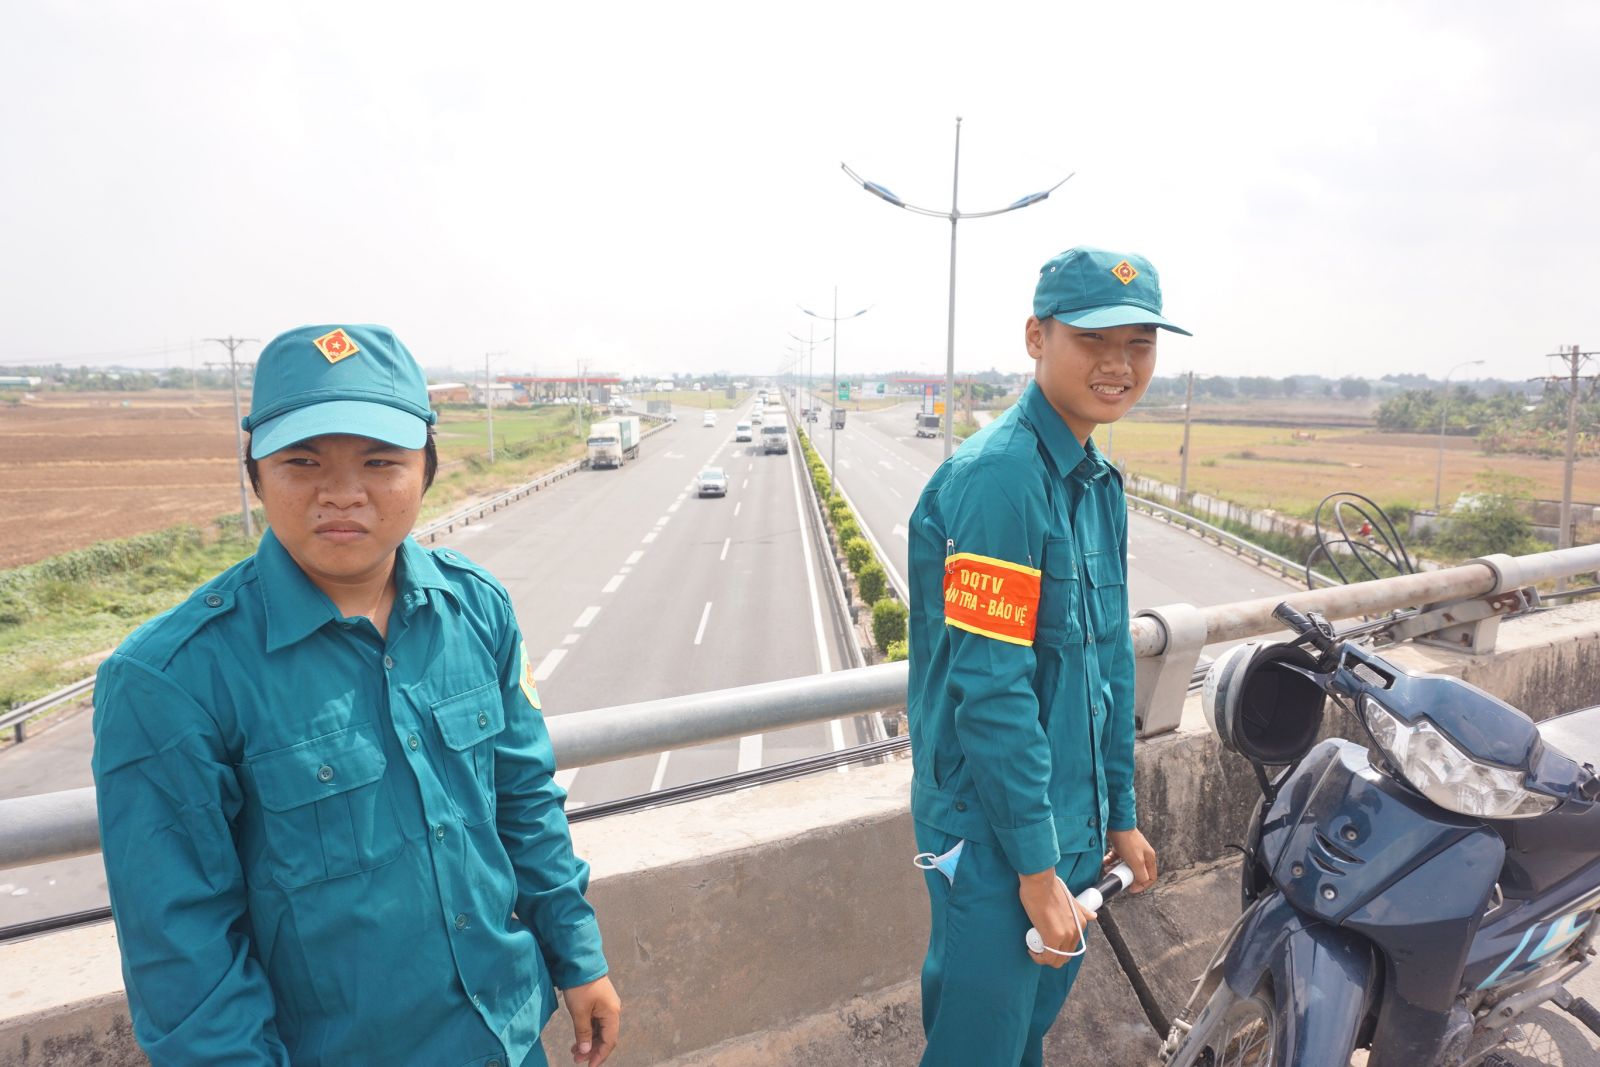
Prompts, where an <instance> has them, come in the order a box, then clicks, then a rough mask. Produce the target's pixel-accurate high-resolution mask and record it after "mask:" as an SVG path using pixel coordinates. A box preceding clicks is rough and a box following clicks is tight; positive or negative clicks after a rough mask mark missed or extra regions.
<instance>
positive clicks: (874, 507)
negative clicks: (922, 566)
mask: <svg viewBox="0 0 1600 1067" xmlns="http://www.w3.org/2000/svg"><path fill="white" fill-rule="evenodd" d="M822 403H823V404H826V400H824V401H822ZM918 410H919V404H918V403H917V402H907V403H905V404H900V405H896V406H895V407H891V408H885V409H883V410H881V411H847V413H846V416H845V428H844V429H842V430H837V431H836V430H833V429H832V428H831V424H830V422H829V421H828V413H827V411H826V410H824V411H823V414H822V416H821V417H820V418H819V419H818V421H817V422H815V423H809V424H807V425H808V426H809V428H810V431H811V434H812V444H813V446H814V447H815V448H816V449H817V453H818V454H819V455H820V456H821V457H822V460H823V462H824V463H828V464H830V465H831V464H833V463H834V462H835V460H834V459H833V453H834V452H835V451H837V453H838V459H837V470H836V471H835V483H836V484H837V485H839V486H840V487H841V488H842V489H843V491H844V493H845V495H846V496H848V497H849V498H850V502H851V504H852V506H853V507H854V508H855V510H856V514H857V515H859V516H860V517H861V519H862V524H863V525H864V526H865V527H866V528H867V529H868V530H869V531H870V532H871V534H872V537H873V539H874V540H875V541H876V542H877V544H878V546H879V550H880V552H879V554H880V555H883V556H886V557H887V558H888V560H889V563H890V570H891V571H892V572H893V573H892V575H891V579H890V580H891V581H892V582H893V583H894V584H895V585H896V586H897V587H898V588H899V589H901V590H904V589H905V587H906V585H905V573H906V548H907V541H906V533H907V527H906V523H907V520H908V519H909V518H910V516H911V509H912V508H913V507H915V506H916V502H917V495H918V494H919V493H921V492H922V487H923V486H924V485H925V484H926V483H927V481H928V478H929V477H930V476H932V474H933V472H934V470H935V469H936V468H937V467H938V466H939V464H940V462H942V460H943V458H944V442H943V441H942V440H941V439H939V438H930V437H917V436H916V432H915V428H914V419H913V416H914V415H915V414H916V412H917V411H918ZM1303 588H1304V587H1303V586H1299V585H1295V584H1292V583H1290V582H1288V581H1285V580H1284V579H1282V578H1279V577H1277V576H1276V575H1273V574H1269V573H1267V572H1266V571H1263V570H1261V569H1260V568H1259V567H1256V566H1255V565H1254V564H1251V563H1247V562H1245V561H1244V560H1241V559H1239V558H1238V557H1237V556H1234V555H1232V554H1231V553H1228V552H1225V551H1222V550H1220V549H1218V548H1217V547H1216V546H1215V545H1213V544H1209V543H1207V542H1205V541H1202V540H1200V539H1199V538H1197V537H1194V536H1193V535H1191V534H1188V533H1186V532H1184V531H1183V530H1179V529H1176V528H1174V527H1172V526H1169V525H1167V524H1166V523H1164V522H1160V521H1158V520H1156V519H1152V518H1150V517H1149V516H1147V515H1139V514H1134V513H1130V514H1129V516H1128V600H1129V604H1130V607H1131V608H1132V609H1133V610H1135V611H1137V610H1139V609H1140V608H1147V607H1159V606H1161V605H1163V604H1178V603H1184V604H1194V605H1196V606H1198V607H1209V606H1211V605H1214V604H1227V603H1231V602H1233V601H1236V600H1250V599H1253V598H1255V597H1262V596H1271V595H1273V594H1275V593H1290V592H1296V591H1299V590H1302V589H1303Z"/></svg>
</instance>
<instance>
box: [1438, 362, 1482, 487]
mask: <svg viewBox="0 0 1600 1067" xmlns="http://www.w3.org/2000/svg"><path fill="white" fill-rule="evenodd" d="M1482 363H1483V360H1481V359H1469V360H1467V361H1466V362H1465V363H1457V364H1456V365H1455V366H1454V367H1451V368H1450V369H1449V370H1448V371H1446V372H1445V376H1444V389H1443V395H1442V396H1440V397H1439V465H1438V467H1437V468H1435V470H1434V472H1433V514H1434V515H1435V516H1437V515H1438V514H1439V494H1440V489H1441V488H1442V486H1443V484H1444V416H1445V412H1447V411H1449V410H1450V375H1452V374H1454V373H1455V372H1456V371H1458V370H1460V369H1461V368H1462V367H1476V366H1480V365H1481V364H1482Z"/></svg>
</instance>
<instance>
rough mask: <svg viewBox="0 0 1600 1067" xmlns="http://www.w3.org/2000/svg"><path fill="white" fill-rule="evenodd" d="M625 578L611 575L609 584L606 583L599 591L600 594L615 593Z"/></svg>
mask: <svg viewBox="0 0 1600 1067" xmlns="http://www.w3.org/2000/svg"><path fill="white" fill-rule="evenodd" d="M626 577H627V575H625V574H613V575H612V576H611V580H610V581H609V582H607V583H606V584H605V585H604V586H603V587H602V588H601V589H600V591H601V592H602V593H615V592H616V591H617V587H618V586H620V585H621V584H622V579H624V578H626Z"/></svg>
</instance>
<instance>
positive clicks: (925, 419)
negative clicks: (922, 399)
mask: <svg viewBox="0 0 1600 1067" xmlns="http://www.w3.org/2000/svg"><path fill="white" fill-rule="evenodd" d="M917 436H918V437H938V436H939V416H937V415H935V414H933V413H932V412H930V411H919V412H918V413H917Z"/></svg>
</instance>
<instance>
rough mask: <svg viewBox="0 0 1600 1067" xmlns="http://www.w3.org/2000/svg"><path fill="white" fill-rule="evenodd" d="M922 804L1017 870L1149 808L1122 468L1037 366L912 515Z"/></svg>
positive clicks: (913, 658) (1094, 842)
mask: <svg viewBox="0 0 1600 1067" xmlns="http://www.w3.org/2000/svg"><path fill="white" fill-rule="evenodd" d="M908 540H909V555H910V568H911V605H910V606H911V619H910V690H909V693H908V705H909V718H910V723H911V754H912V762H913V767H914V771H913V782H912V793H911V811H912V815H913V816H914V817H915V818H916V819H917V820H918V821H919V822H923V823H925V824H927V825H930V826H932V827H935V828H937V829H940V830H943V831H945V832H947V833H951V834H955V835H957V836H959V837H962V838H966V839H969V840H974V841H982V842H984V843H987V844H995V845H997V846H998V847H999V848H1000V849H1001V850H1002V851H1003V852H1004V853H1005V856H1006V859H1007V860H1008V861H1009V862H1010V864H1011V866H1012V867H1013V868H1014V869H1015V870H1016V871H1017V872H1018V873H1019V874H1033V873H1036V872H1038V871H1042V870H1045V869H1046V868H1050V867H1054V866H1055V865H1056V864H1057V862H1058V861H1059V860H1060V858H1061V856H1062V854H1064V853H1073V852H1081V851H1085V850H1090V849H1095V850H1098V849H1102V848H1104V846H1105V832H1106V831H1108V830H1128V829H1132V828H1133V827H1134V826H1135V825H1136V823H1137V814H1136V811H1135V806H1134V795H1133V735H1134V726H1133V681H1134V669H1133V668H1134V664H1133V641H1132V637H1131V635H1130V633H1129V630H1128V597H1127V580H1126V574H1127V556H1128V519H1127V504H1126V500H1125V498H1124V496H1123V491H1122V480H1121V477H1120V475H1118V473H1117V472H1116V469H1115V468H1113V467H1112V466H1111V465H1110V464H1109V463H1107V462H1106V461H1105V459H1104V458H1103V457H1102V456H1101V455H1100V453H1099V451H1098V450H1097V449H1096V448H1095V447H1094V443H1093V441H1090V442H1089V444H1088V447H1087V448H1085V447H1084V446H1083V445H1081V444H1079V443H1078V440H1077V438H1075V437H1074V436H1073V435H1072V432H1071V431H1070V430H1068V429H1067V426H1066V424H1065V423H1064V422H1062V421H1061V418H1060V416H1058V415H1057V414H1056V412H1055V410H1054V409H1053V408H1052V407H1051V406H1050V403H1049V401H1048V400H1046V399H1045V397H1044V394H1043V393H1042V392H1040V390H1039V387H1038V386H1037V385H1036V384H1033V383H1030V384H1029V385H1028V387H1027V389H1026V390H1024V392H1023V394H1022V398H1021V399H1020V400H1019V401H1018V402H1017V404H1016V405H1015V406H1014V407H1012V408H1011V409H1010V410H1008V411H1006V412H1005V413H1004V414H1003V415H1001V416H1000V417H999V418H997V419H995V421H994V422H992V423H991V424H990V425H989V426H987V427H985V428H984V429H983V430H981V431H979V432H978V433H977V434H976V435H974V436H973V437H972V438H970V439H969V440H968V441H967V442H966V443H965V444H963V445H962V446H961V448H960V449H959V450H958V451H957V452H956V453H955V455H953V456H951V457H950V458H949V459H948V460H946V461H945V462H944V463H943V464H942V465H941V466H940V467H939V469H938V470H937V471H935V472H934V475H933V477H932V478H931V479H929V481H928V484H927V486H926V487H925V488H924V489H923V491H922V495H921V497H920V498H919V499H918V501H917V506H916V509H915V510H914V511H913V512H912V515H911V528H910V531H909V534H908Z"/></svg>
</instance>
